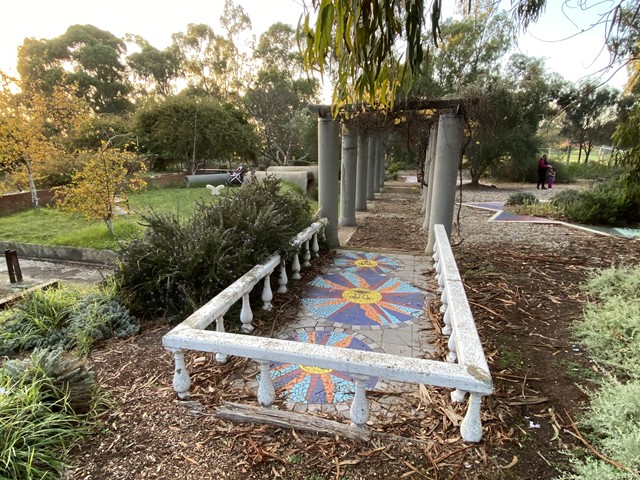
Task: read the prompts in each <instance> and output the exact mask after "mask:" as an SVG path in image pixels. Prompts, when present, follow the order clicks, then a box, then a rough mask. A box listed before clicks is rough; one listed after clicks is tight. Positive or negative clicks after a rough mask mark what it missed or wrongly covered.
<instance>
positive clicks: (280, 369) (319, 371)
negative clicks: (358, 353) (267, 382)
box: [270, 329, 377, 405]
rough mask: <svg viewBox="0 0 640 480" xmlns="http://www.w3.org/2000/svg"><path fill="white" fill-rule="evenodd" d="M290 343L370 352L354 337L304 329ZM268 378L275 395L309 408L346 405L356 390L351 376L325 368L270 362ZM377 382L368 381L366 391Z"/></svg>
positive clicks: (363, 342)
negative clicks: (276, 393) (339, 403)
mask: <svg viewBox="0 0 640 480" xmlns="http://www.w3.org/2000/svg"><path fill="white" fill-rule="evenodd" d="M289 340H292V341H297V342H304V343H310V344H315V345H327V346H330V347H340V348H353V349H356V350H365V351H372V350H373V349H372V348H371V347H370V346H369V345H367V343H365V341H363V340H362V339H360V338H357V337H356V335H355V334H348V333H344V332H335V331H323V330H317V329H316V330H312V331H305V330H303V331H300V332H296V333H295V334H294V335H292V336H291V337H290V338H289ZM270 375H271V378H272V380H273V386H274V388H275V389H276V392H278V393H279V394H281V395H283V396H284V397H285V401H287V402H299V403H305V404H308V405H322V404H331V403H335V402H345V401H348V400H351V399H352V398H353V394H354V390H355V384H354V382H353V379H352V378H351V376H350V375H348V374H346V373H343V372H338V371H335V370H331V369H327V368H319V367H309V366H305V365H294V364H290V363H278V362H273V363H271V371H270ZM376 382H377V379H376V378H375V377H371V378H369V380H368V381H367V383H366V388H367V389H368V390H370V389H373V388H374V387H375V385H376Z"/></svg>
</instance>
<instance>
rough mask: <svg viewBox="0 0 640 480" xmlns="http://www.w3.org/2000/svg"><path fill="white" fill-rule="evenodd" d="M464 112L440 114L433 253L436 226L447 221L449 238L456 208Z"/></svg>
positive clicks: (431, 222)
mask: <svg viewBox="0 0 640 480" xmlns="http://www.w3.org/2000/svg"><path fill="white" fill-rule="evenodd" d="M462 130H463V121H462V115H455V114H451V113H448V114H445V115H440V118H439V122H438V141H437V143H436V162H435V170H434V172H433V181H432V182H431V183H430V184H429V189H433V191H432V198H431V208H430V212H429V233H428V235H429V240H428V243H427V248H426V250H425V251H426V253H428V254H432V253H433V244H434V241H435V239H434V237H433V226H434V225H436V224H439V223H440V224H442V225H444V228H445V230H446V231H447V235H448V236H449V238H450V237H451V224H452V223H453V210H454V206H455V203H456V182H457V174H458V166H459V163H460V151H461V150H462Z"/></svg>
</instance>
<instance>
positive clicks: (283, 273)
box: [278, 258, 289, 293]
mask: <svg viewBox="0 0 640 480" xmlns="http://www.w3.org/2000/svg"><path fill="white" fill-rule="evenodd" d="M287 282H289V279H288V278H287V267H286V266H285V264H284V258H283V259H282V260H280V275H279V276H278V285H280V286H279V287H278V293H287Z"/></svg>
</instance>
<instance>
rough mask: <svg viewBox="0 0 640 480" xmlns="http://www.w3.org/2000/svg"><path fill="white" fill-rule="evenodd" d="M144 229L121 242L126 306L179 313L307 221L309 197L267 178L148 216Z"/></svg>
mask: <svg viewBox="0 0 640 480" xmlns="http://www.w3.org/2000/svg"><path fill="white" fill-rule="evenodd" d="M145 221H146V223H147V228H146V230H145V232H144V235H143V236H142V237H141V238H139V239H135V240H132V241H131V242H129V243H127V244H123V245H122V254H121V257H120V265H119V269H118V272H117V274H116V276H117V278H118V281H119V283H120V285H121V292H122V294H123V298H124V299H125V300H126V304H127V306H128V307H129V308H130V309H132V311H134V312H136V313H137V314H144V315H145V316H146V317H151V318H153V317H168V318H169V319H170V320H172V321H178V320H181V319H183V318H185V317H186V316H188V315H189V314H191V313H192V312H193V311H194V310H195V309H197V308H198V307H199V306H200V305H203V304H204V303H206V302H207V301H209V300H210V299H211V298H213V297H214V296H216V295H217V294H218V293H219V292H220V291H221V290H223V289H224V288H226V287H227V286H228V285H230V284H231V283H232V282H234V281H235V280H236V279H237V278H238V277H240V276H241V275H243V274H244V273H246V272H247V271H248V270H249V269H250V268H252V267H253V266H254V265H256V264H257V263H260V262H262V261H264V260H265V259H266V258H268V256H269V255H270V254H272V253H274V252H276V251H281V253H283V254H285V255H287V254H290V253H291V252H292V250H293V249H292V247H290V245H289V242H290V241H291V239H292V238H293V237H294V236H295V235H296V234H297V233H298V232H300V231H301V230H303V229H304V228H306V227H307V226H308V225H309V224H310V223H311V208H310V205H309V201H308V199H307V198H306V197H305V196H304V195H303V194H300V193H299V192H293V191H290V190H283V189H281V188H280V182H279V181H278V180H276V179H273V178H268V179H266V180H265V181H263V182H255V183H252V184H250V185H247V186H244V187H242V188H241V189H239V191H238V193H237V194H236V195H235V196H232V197H221V198H220V199H219V200H218V202H216V203H213V204H210V205H202V204H201V205H198V207H197V208H196V211H195V213H194V214H193V215H192V216H190V217H189V218H187V219H186V220H185V221H184V222H181V221H180V220H179V218H178V217H177V216H176V215H166V214H158V213H153V214H151V215H149V216H147V217H145Z"/></svg>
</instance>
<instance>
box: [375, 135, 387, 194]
mask: <svg viewBox="0 0 640 480" xmlns="http://www.w3.org/2000/svg"><path fill="white" fill-rule="evenodd" d="M378 142H379V143H378V148H377V150H376V153H377V154H378V168H379V169H380V183H379V187H380V189H382V187H384V176H385V174H386V173H387V168H386V165H385V163H384V160H385V156H386V155H387V147H386V146H385V145H384V143H383V142H382V137H379V138H378Z"/></svg>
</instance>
